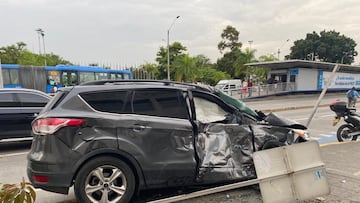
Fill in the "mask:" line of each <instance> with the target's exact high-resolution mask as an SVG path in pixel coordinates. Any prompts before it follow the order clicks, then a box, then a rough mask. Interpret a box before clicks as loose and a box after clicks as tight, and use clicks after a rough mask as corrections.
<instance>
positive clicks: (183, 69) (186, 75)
mask: <svg viewBox="0 0 360 203" xmlns="http://www.w3.org/2000/svg"><path fill="white" fill-rule="evenodd" d="M173 66H174V68H175V79H176V81H178V82H182V81H184V82H195V81H194V79H195V74H196V61H195V59H194V58H191V57H190V56H189V55H188V54H185V55H183V56H179V57H177V58H176V59H175V61H174V64H173Z"/></svg>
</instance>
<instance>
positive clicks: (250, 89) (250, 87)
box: [247, 79, 253, 97]
mask: <svg viewBox="0 0 360 203" xmlns="http://www.w3.org/2000/svg"><path fill="white" fill-rule="evenodd" d="M247 86H248V92H249V95H248V97H251V95H252V87H253V83H252V80H251V79H250V80H249V82H248V85H247Z"/></svg>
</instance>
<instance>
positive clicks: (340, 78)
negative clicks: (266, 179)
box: [318, 71, 360, 89]
mask: <svg viewBox="0 0 360 203" xmlns="http://www.w3.org/2000/svg"><path fill="white" fill-rule="evenodd" d="M330 75H331V72H327V71H320V72H319V84H318V88H319V89H322V88H324V87H325V86H326V83H327V82H328V79H329V78H330ZM352 87H356V88H360V74H355V73H336V74H335V77H334V79H333V80H332V81H331V84H330V86H329V88H341V89H351V88H352Z"/></svg>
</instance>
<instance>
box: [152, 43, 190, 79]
mask: <svg viewBox="0 0 360 203" xmlns="http://www.w3.org/2000/svg"><path fill="white" fill-rule="evenodd" d="M185 51H186V47H184V46H183V45H182V44H181V43H180V42H174V43H173V44H171V45H169V56H170V57H169V58H170V77H171V78H170V79H171V80H174V73H175V69H174V68H173V67H172V63H173V62H174V61H175V59H176V57H178V56H180V55H183V54H184V52H185ZM156 56H157V57H156V61H157V62H158V63H159V73H158V79H165V78H167V48H166V47H160V50H159V51H158V53H157V54H156Z"/></svg>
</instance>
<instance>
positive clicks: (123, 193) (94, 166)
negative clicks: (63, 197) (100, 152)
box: [74, 157, 135, 203]
mask: <svg viewBox="0 0 360 203" xmlns="http://www.w3.org/2000/svg"><path fill="white" fill-rule="evenodd" d="M74 190H75V195H76V197H77V198H78V200H79V202H89V203H90V202H94V203H95V202H120V203H125V202H129V201H130V199H131V198H132V195H133V193H134V190H135V177H134V173H133V172H132V170H131V169H130V167H129V166H128V165H127V164H126V163H124V162H123V161H121V160H118V159H116V158H114V157H98V158H96V159H93V160H91V161H89V162H88V163H86V164H85V165H84V166H83V167H82V168H81V169H80V171H79V173H78V175H77V177H76V179H75V185H74Z"/></svg>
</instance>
